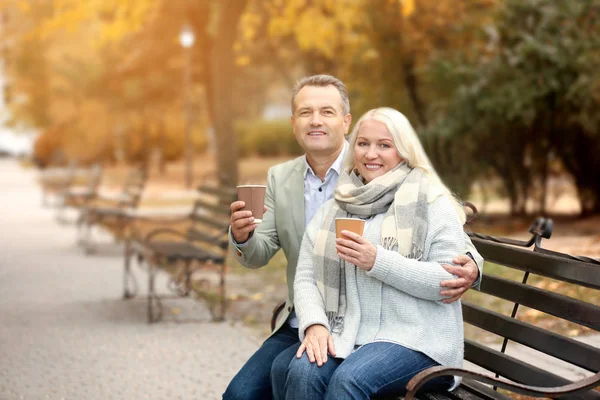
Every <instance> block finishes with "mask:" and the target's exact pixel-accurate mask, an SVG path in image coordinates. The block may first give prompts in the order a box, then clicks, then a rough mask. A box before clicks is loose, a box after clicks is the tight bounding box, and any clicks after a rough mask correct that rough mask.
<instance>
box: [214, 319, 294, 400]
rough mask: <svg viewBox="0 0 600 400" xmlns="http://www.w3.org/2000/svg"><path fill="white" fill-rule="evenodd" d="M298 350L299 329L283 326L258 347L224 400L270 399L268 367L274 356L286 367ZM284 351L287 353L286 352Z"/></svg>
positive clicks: (269, 370)
mask: <svg viewBox="0 0 600 400" xmlns="http://www.w3.org/2000/svg"><path fill="white" fill-rule="evenodd" d="M298 347H300V342H299V339H298V329H297V328H292V327H290V325H289V324H287V323H286V324H284V325H283V326H282V327H281V329H279V330H278V331H277V332H276V333H274V334H273V335H272V336H271V337H270V338H268V339H267V340H265V342H264V343H263V344H262V346H260V348H259V349H258V350H257V351H256V352H255V353H254V355H253V356H252V357H250V359H249V360H248V361H247V362H246V364H244V366H243V367H242V369H241V370H240V371H239V372H238V373H237V375H236V376H235V377H234V378H233V379H232V381H231V382H230V383H229V386H227V389H226V390H225V393H223V400H242V399H243V400H269V399H272V398H273V397H272V388H271V367H272V366H274V365H275V363H274V361H275V359H276V358H277V356H279V355H281V357H280V359H282V360H284V362H283V363H281V362H280V363H279V364H280V365H285V367H284V368H283V369H284V371H285V368H286V367H287V365H288V364H289V362H290V360H291V359H292V358H294V355H295V354H296V351H298ZM286 350H287V351H286Z"/></svg>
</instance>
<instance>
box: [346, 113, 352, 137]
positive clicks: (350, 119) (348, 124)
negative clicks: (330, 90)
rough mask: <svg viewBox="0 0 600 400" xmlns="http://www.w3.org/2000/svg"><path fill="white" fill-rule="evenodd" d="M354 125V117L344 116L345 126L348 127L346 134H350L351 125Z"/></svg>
mask: <svg viewBox="0 0 600 400" xmlns="http://www.w3.org/2000/svg"><path fill="white" fill-rule="evenodd" d="M351 123H352V115H351V114H346V115H345V116H344V125H346V132H345V133H344V134H346V135H347V134H348V130H349V129H350V124H351Z"/></svg>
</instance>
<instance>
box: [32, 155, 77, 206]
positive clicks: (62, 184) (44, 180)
mask: <svg viewBox="0 0 600 400" xmlns="http://www.w3.org/2000/svg"><path fill="white" fill-rule="evenodd" d="M75 175H76V164H75V162H74V161H71V162H70V163H69V165H68V166H66V167H51V168H46V169H43V170H41V171H40V175H39V177H38V182H39V184H40V186H41V188H42V206H43V207H49V206H52V205H56V204H58V202H53V203H50V201H49V198H50V196H55V195H57V194H59V193H63V192H64V191H65V190H67V189H68V188H69V186H71V184H72V183H73V181H74V180H75Z"/></svg>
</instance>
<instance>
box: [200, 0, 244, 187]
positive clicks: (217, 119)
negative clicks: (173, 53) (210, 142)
mask: <svg viewBox="0 0 600 400" xmlns="http://www.w3.org/2000/svg"><path fill="white" fill-rule="evenodd" d="M246 3H247V0H221V1H220V2H219V19H218V23H217V32H216V36H215V38H214V41H213V43H212V45H211V47H212V49H211V50H212V51H211V53H210V56H209V57H210V74H209V81H210V86H209V87H207V90H208V91H209V93H210V94H209V96H210V97H212V101H211V99H210V97H209V102H210V103H212V109H213V115H212V117H213V120H212V121H213V125H214V128H215V142H216V148H217V154H216V164H217V165H216V168H217V176H218V181H219V184H220V185H223V186H235V185H236V184H237V181H238V147H237V140H236V137H235V132H234V130H233V118H234V115H233V99H234V96H235V95H234V93H233V92H234V89H235V76H236V72H237V71H236V69H237V68H236V65H235V54H234V51H233V43H234V42H235V39H236V37H237V27H238V22H239V20H240V17H241V15H242V13H243V12H244V9H245V8H246ZM209 107H210V106H209Z"/></svg>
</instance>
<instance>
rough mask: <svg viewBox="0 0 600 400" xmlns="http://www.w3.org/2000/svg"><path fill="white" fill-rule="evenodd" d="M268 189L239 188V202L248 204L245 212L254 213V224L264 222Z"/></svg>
mask: <svg viewBox="0 0 600 400" xmlns="http://www.w3.org/2000/svg"><path fill="white" fill-rule="evenodd" d="M266 191H267V187H266V186H265V185H239V186H238V187H237V194H238V200H241V201H243V202H244V203H246V205H245V206H244V208H242V210H243V211H252V216H253V217H254V223H256V224H260V223H261V222H262V218H263V214H264V211H265V194H266Z"/></svg>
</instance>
